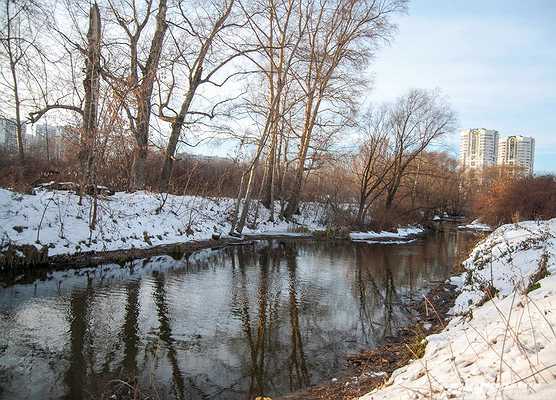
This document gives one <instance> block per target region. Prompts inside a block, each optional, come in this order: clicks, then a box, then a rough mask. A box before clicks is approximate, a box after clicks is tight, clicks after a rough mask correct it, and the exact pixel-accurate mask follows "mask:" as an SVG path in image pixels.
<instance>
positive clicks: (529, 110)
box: [188, 0, 556, 173]
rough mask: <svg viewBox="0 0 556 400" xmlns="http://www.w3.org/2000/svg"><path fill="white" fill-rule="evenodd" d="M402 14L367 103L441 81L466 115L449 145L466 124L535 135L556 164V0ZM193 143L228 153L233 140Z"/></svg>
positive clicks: (553, 166) (469, 2)
mask: <svg viewBox="0 0 556 400" xmlns="http://www.w3.org/2000/svg"><path fill="white" fill-rule="evenodd" d="M395 22H396V23H397V24H398V32H397V33H396V34H395V36H394V39H393V40H392V42H391V43H390V44H389V45H388V46H386V47H383V48H381V49H380V50H379V51H378V52H377V54H376V57H375V59H374V60H373V62H372V64H371V65H370V66H369V69H368V71H367V74H368V77H369V78H371V79H372V80H373V84H372V87H371V89H370V90H369V92H368V93H367V96H366V99H365V102H366V103H369V102H370V103H382V102H389V101H393V100H395V99H396V98H397V97H399V96H401V95H403V94H405V93H406V92H407V91H408V90H409V89H412V88H421V89H440V91H441V93H442V94H443V95H444V96H445V97H446V98H447V99H448V101H449V103H450V104H451V106H452V108H453V110H454V111H455V112H456V115H457V117H458V127H457V131H455V132H454V133H453V134H452V135H451V136H450V137H447V138H446V139H445V141H444V143H443V145H442V148H443V149H445V150H448V151H450V152H451V153H452V154H453V155H454V156H455V155H457V150H458V143H459V131H460V130H461V129H464V128H487V129H495V130H497V131H499V133H500V135H502V136H506V135H515V134H522V135H525V136H532V137H534V138H535V141H536V154H535V172H536V173H543V172H553V173H554V172H556V0H526V1H523V0H520V1H518V0H410V3H409V10H408V13H407V14H406V15H401V16H398V17H396V18H395ZM341 145H342V146H341V147H350V144H348V143H342V144H341ZM188 150H189V151H193V152H196V153H204V154H210V155H223V153H226V152H227V150H228V146H226V145H217V144H215V143H210V144H207V145H202V146H199V147H197V148H193V149H188Z"/></svg>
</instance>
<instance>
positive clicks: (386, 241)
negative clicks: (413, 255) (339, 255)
mask: <svg viewBox="0 0 556 400" xmlns="http://www.w3.org/2000/svg"><path fill="white" fill-rule="evenodd" d="M415 241H417V239H409V240H354V242H357V243H367V244H384V245H388V244H408V243H413V242H415Z"/></svg>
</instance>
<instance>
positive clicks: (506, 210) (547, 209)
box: [473, 175, 556, 226]
mask: <svg viewBox="0 0 556 400" xmlns="http://www.w3.org/2000/svg"><path fill="white" fill-rule="evenodd" d="M473 210H474V211H475V214H476V215H478V216H480V217H481V218H482V220H483V221H484V222H486V223H488V224H491V225H493V226H497V225H500V224H505V223H511V222H519V221H526V220H536V219H548V218H553V217H556V177H555V176H554V175H544V176H536V177H535V176H527V177H521V176H515V177H506V178H501V179H499V180H496V181H494V182H492V183H491V184H490V185H488V186H487V187H485V188H484V189H483V190H482V191H481V193H479V194H478V195H477V197H476V200H475V201H474V204H473Z"/></svg>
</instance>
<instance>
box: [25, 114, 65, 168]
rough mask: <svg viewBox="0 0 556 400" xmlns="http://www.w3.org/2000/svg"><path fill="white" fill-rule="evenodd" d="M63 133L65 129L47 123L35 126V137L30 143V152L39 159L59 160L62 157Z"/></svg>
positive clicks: (63, 148)
mask: <svg viewBox="0 0 556 400" xmlns="http://www.w3.org/2000/svg"><path fill="white" fill-rule="evenodd" d="M65 133H66V128H65V127H64V126H58V125H49V124H48V123H44V124H41V125H37V127H36V128H35V136H34V137H33V140H32V141H30V142H32V144H31V145H30V150H31V151H32V152H35V154H37V155H38V156H39V157H41V158H44V159H47V160H60V159H62V158H63V157H64V151H65V146H64V135H65Z"/></svg>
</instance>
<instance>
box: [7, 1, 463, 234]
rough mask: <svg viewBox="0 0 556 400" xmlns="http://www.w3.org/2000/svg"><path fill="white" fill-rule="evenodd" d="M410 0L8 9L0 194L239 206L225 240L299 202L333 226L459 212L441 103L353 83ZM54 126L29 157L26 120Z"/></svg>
mask: <svg viewBox="0 0 556 400" xmlns="http://www.w3.org/2000/svg"><path fill="white" fill-rule="evenodd" d="M406 6H407V4H406V1H405V0H326V1H320V0H319V1H316V0H286V1H277V0H220V1H214V2H199V1H196V0H158V1H155V0H141V1H133V2H130V1H127V0H99V1H97V2H94V3H91V2H89V1H88V0H87V1H84V0H83V1H82V0H77V1H67V0H58V1H56V0H21V1H17V2H11V1H6V2H5V4H4V11H5V12H4V13H3V14H2V16H1V17H0V18H2V21H1V23H2V24H1V30H2V31H1V38H0V40H1V44H2V48H1V51H0V57H1V58H2V63H1V64H0V68H1V70H2V71H1V72H2V74H0V77H1V79H2V84H3V86H4V88H5V90H4V91H3V92H2V94H1V95H0V101H1V110H2V113H3V114H5V115H9V116H11V117H13V118H14V120H15V125H16V131H17V138H18V151H17V159H16V160H12V159H11V158H10V157H8V156H6V155H4V156H3V157H2V160H1V161H0V163H1V165H0V167H1V168H2V171H1V173H0V183H1V184H2V185H4V186H11V187H16V188H17V187H22V186H24V185H32V184H35V183H37V182H39V181H40V180H43V181H44V180H50V179H54V180H73V181H76V182H78V183H79V184H80V187H81V188H85V187H93V188H95V187H96V186H97V185H106V186H109V187H111V188H113V189H115V190H150V191H156V192H161V193H168V192H171V193H176V194H192V195H203V196H228V197H234V198H236V199H237V202H236V205H235V209H234V212H233V221H232V222H233V227H234V228H233V230H234V231H235V232H237V233H241V231H242V230H243V227H244V226H245V224H246V222H247V219H248V217H249V215H250V213H251V211H252V210H253V209H258V207H259V206H264V207H266V208H268V209H269V210H270V218H271V220H273V219H275V218H285V219H291V218H292V217H293V215H294V214H295V213H296V212H298V209H299V204H300V202H301V201H318V202H320V203H322V204H324V205H326V207H328V209H329V220H330V221H329V223H330V224H332V225H334V224H336V225H346V224H349V225H356V226H359V227H362V228H363V227H370V226H374V227H388V226H392V225H395V224H396V223H400V222H403V221H410V222H413V221H415V220H417V219H422V218H429V217H430V216H432V215H433V214H435V213H439V212H447V213H450V214H460V213H463V212H465V211H466V210H467V209H468V208H469V207H470V202H471V200H470V195H469V193H467V192H466V189H465V185H464V183H465V179H466V178H465V177H464V176H463V175H462V174H461V172H460V171H458V169H457V164H456V161H455V160H454V159H453V158H452V157H450V156H449V155H447V154H445V153H442V152H438V151H436V152H435V151H433V149H434V148H436V149H438V148H439V147H438V146H437V147H434V146H433V145H435V144H436V145H438V143H440V141H441V140H442V138H443V137H444V136H446V135H447V134H448V133H451V132H452V131H453V130H454V126H455V117H454V113H453V112H452V110H451V109H450V107H449V105H448V104H447V102H446V101H445V99H444V98H443V97H442V96H441V95H440V93H439V92H438V91H433V90H423V89H414V90H410V91H408V93H407V94H406V95H404V96H401V97H400V98H399V99H397V100H395V101H393V102H392V103H388V104H376V105H373V106H372V107H370V108H364V107H363V105H362V102H363V99H364V96H363V95H364V93H365V92H366V91H367V90H369V85H368V82H367V81H366V79H364V78H362V77H363V76H365V72H366V71H367V69H368V67H369V64H370V61H371V60H372V58H373V56H374V55H375V53H376V52H377V50H378V49H379V48H380V47H381V46H382V45H384V44H385V43H387V42H388V41H389V40H390V39H391V38H392V35H393V34H394V32H395V28H396V27H395V25H394V24H393V22H392V18H393V17H394V16H395V15H396V14H399V13H403V12H405V10H406ZM54 117H55V118H57V120H58V121H61V120H63V121H64V125H65V129H64V154H65V156H64V157H63V158H62V159H55V160H50V161H48V160H46V161H45V160H44V157H43V156H42V155H41V154H37V153H36V152H35V153H34V154H33V153H27V154H26V152H25V148H24V146H23V131H24V130H25V129H24V127H27V128H29V129H30V128H31V127H32V126H33V124H39V123H42V122H43V121H45V119H47V118H54ZM29 129H28V131H29ZM207 139H213V140H217V141H224V142H225V143H226V146H227V147H226V148H228V149H232V150H230V151H229V152H228V153H229V157H228V158H226V159H224V158H222V159H202V158H196V157H181V156H180V155H181V154H183V153H184V152H185V151H187V150H188V148H189V146H196V145H198V144H200V143H203V142H206V140H207ZM47 145H48V144H47ZM95 199H96V197H95ZM95 205H96V201H95ZM93 209H94V207H93ZM93 214H94V211H93ZM92 220H93V221H94V218H92Z"/></svg>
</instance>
